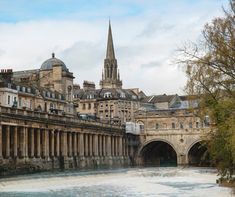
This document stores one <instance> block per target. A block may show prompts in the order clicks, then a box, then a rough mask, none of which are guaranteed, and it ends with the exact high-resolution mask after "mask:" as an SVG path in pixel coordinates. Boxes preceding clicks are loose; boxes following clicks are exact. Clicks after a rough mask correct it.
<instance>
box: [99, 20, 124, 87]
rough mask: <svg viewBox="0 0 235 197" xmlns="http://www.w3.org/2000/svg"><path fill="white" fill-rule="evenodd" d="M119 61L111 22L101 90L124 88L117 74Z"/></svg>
mask: <svg viewBox="0 0 235 197" xmlns="http://www.w3.org/2000/svg"><path fill="white" fill-rule="evenodd" d="M117 68H118V65H117V60H116V58H115V53H114V47H113V37H112V29H111V24H110V20H109V30H108V43H107V51H106V57H105V59H104V73H103V74H102V79H101V81H100V87H101V88H122V81H121V80H120V76H118V72H117Z"/></svg>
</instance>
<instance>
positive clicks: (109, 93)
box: [104, 92, 112, 98]
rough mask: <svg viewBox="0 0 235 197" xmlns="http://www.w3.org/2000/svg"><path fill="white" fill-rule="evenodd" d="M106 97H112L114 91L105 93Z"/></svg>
mask: <svg viewBox="0 0 235 197" xmlns="http://www.w3.org/2000/svg"><path fill="white" fill-rule="evenodd" d="M104 98H112V93H111V92H106V93H105V94H104Z"/></svg>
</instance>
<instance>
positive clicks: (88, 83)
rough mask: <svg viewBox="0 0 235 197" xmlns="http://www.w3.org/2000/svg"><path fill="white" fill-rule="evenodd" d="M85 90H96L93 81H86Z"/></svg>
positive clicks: (84, 83)
mask: <svg viewBox="0 0 235 197" xmlns="http://www.w3.org/2000/svg"><path fill="white" fill-rule="evenodd" d="M83 89H84V90H85V91H87V90H95V83H94V82H92V81H84V82H83Z"/></svg>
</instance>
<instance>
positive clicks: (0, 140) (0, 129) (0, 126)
mask: <svg viewBox="0 0 235 197" xmlns="http://www.w3.org/2000/svg"><path fill="white" fill-rule="evenodd" d="M0 159H2V125H1V123H0Z"/></svg>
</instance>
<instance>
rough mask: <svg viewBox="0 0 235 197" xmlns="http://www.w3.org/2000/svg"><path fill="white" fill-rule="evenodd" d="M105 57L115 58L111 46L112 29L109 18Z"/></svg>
mask: <svg viewBox="0 0 235 197" xmlns="http://www.w3.org/2000/svg"><path fill="white" fill-rule="evenodd" d="M106 59H115V54H114V47H113V36H112V29H111V23H110V20H109V31H108V43H107V51H106Z"/></svg>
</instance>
